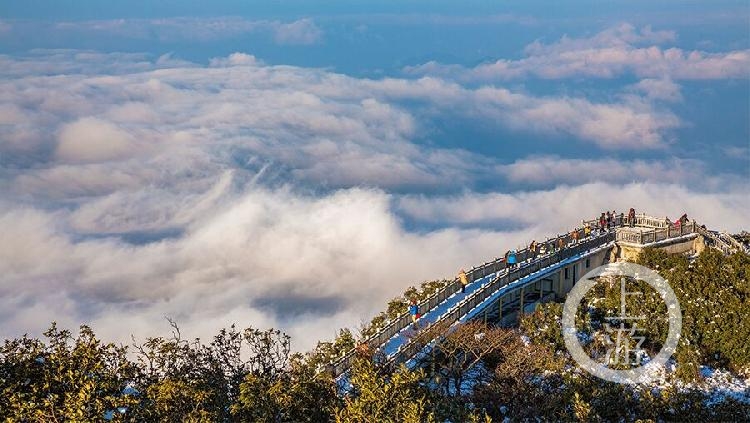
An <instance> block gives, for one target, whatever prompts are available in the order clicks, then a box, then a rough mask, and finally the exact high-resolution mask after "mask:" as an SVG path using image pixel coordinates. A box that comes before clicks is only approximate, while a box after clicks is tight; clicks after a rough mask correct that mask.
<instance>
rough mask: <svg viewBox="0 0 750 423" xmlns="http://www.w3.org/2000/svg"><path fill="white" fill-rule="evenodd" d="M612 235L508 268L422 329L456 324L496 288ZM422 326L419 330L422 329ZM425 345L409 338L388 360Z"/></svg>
mask: <svg viewBox="0 0 750 423" xmlns="http://www.w3.org/2000/svg"><path fill="white" fill-rule="evenodd" d="M614 239H615V236H614V233H613V232H607V233H604V234H601V235H598V236H595V237H591V238H588V239H585V240H582V241H580V242H577V243H574V244H572V245H571V246H569V247H568V248H565V249H562V250H558V251H556V252H553V253H550V254H546V255H544V256H542V257H539V258H537V259H536V260H533V261H532V262H530V263H525V264H522V265H521V267H519V268H515V269H511V270H510V271H507V272H504V273H503V274H502V275H500V276H498V277H496V278H494V279H493V280H492V281H491V282H489V283H487V284H486V285H484V286H482V287H481V288H480V289H478V290H476V291H474V292H472V293H471V294H469V295H467V297H466V298H464V299H463V300H461V301H460V302H459V303H458V304H456V305H455V306H453V307H452V308H451V309H450V310H449V311H448V312H447V313H445V314H443V315H442V316H440V318H439V319H438V320H436V321H435V322H434V323H432V324H431V325H429V326H428V327H427V328H425V329H429V328H430V327H432V326H435V325H445V326H446V327H447V326H450V325H451V324H453V323H455V322H456V321H458V320H459V319H461V317H463V316H465V315H466V314H467V313H469V312H470V311H471V310H473V309H474V308H476V307H477V306H479V305H480V304H482V303H483V302H484V301H485V300H486V299H487V298H489V297H490V296H491V295H493V294H494V293H495V292H497V291H498V290H499V289H501V288H504V287H505V286H508V285H510V284H512V283H514V282H516V281H518V280H520V279H522V278H524V277H526V276H528V275H531V274H533V273H536V272H538V271H540V270H542V269H544V268H547V267H549V266H552V265H554V264H557V263H560V262H562V261H563V260H565V259H568V258H570V257H573V256H577V255H579V254H581V253H584V252H586V251H589V250H592V249H595V248H598V247H602V246H604V245H606V244H608V243H610V242H612V241H614ZM425 329H422V330H425ZM422 348H424V344H422V343H420V342H419V341H417V340H414V339H410V340H409V342H407V343H406V344H403V345H402V346H401V347H400V348H399V349H398V350H397V351H396V352H395V353H394V354H393V355H392V356H391V357H390V358H389V362H390V363H397V362H401V361H404V360H407V359H409V358H411V357H413V356H414V355H415V354H417V353H418V352H419V351H420V350H421V349H422Z"/></svg>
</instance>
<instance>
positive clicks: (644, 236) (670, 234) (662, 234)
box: [617, 221, 699, 244]
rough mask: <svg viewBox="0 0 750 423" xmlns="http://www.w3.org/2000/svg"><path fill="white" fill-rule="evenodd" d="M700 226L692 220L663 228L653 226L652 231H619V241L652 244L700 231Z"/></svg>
mask: <svg viewBox="0 0 750 423" xmlns="http://www.w3.org/2000/svg"><path fill="white" fill-rule="evenodd" d="M698 228H699V225H698V224H697V223H696V222H695V221H691V222H690V223H684V224H681V225H679V226H677V225H669V226H666V227H664V228H661V229H659V228H653V229H651V230H650V231H645V232H644V231H639V232H628V231H618V232H617V241H623V242H629V243H632V244H650V243H654V242H660V241H664V240H666V239H670V238H677V237H680V236H683V235H687V234H692V233H696V232H698Z"/></svg>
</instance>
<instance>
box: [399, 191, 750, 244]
mask: <svg viewBox="0 0 750 423" xmlns="http://www.w3.org/2000/svg"><path fill="white" fill-rule="evenodd" d="M748 194H750V192H749V191H748V187H747V186H746V185H745V184H741V185H738V186H734V187H732V188H731V189H730V190H728V191H724V192H715V193H708V192H701V191H694V190H691V189H689V188H687V187H686V186H685V185H681V184H676V183H675V184H673V183H657V182H649V183H625V184H616V183H605V182H594V183H586V184H582V185H577V186H567V185H563V186H559V187H556V188H553V189H550V190H539V191H522V192H515V193H489V194H477V193H466V194H462V195H458V196H448V197H424V196H419V195H407V196H404V197H403V198H401V199H400V201H399V203H398V208H399V209H400V210H402V211H403V212H404V213H406V214H407V215H409V216H411V217H412V218H415V219H418V220H420V221H423V222H453V223H454V224H463V225H481V226H486V225H487V224H492V223H497V222H508V221H510V222H514V223H516V224H518V225H521V226H523V227H524V229H522V230H519V231H518V232H517V233H516V234H515V235H516V237H513V238H511V242H510V243H511V245H513V244H514V243H520V242H522V240H523V238H528V236H529V235H531V236H534V237H537V238H538V237H541V236H550V234H555V233H558V232H560V231H561V230H564V228H566V227H571V226H573V225H577V224H580V221H581V219H583V218H592V217H594V216H596V215H598V214H599V212H600V211H603V210H612V209H615V210H617V211H618V212H620V211H623V212H624V211H626V210H628V209H629V208H630V207H635V208H636V211H637V212H639V213H640V212H646V213H649V214H651V215H653V216H669V217H671V218H673V219H674V218H675V217H677V216H680V215H682V214H683V213H687V214H688V216H689V217H692V218H694V219H697V220H698V221H699V222H700V223H702V224H705V225H707V226H708V227H709V228H714V229H726V230H729V231H739V230H741V229H746V228H747V224H748V222H747V219H746V217H745V216H744V215H743V213H742V210H747V209H748V207H750V195H748ZM509 247H510V246H509Z"/></svg>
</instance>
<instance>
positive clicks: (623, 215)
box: [619, 212, 625, 228]
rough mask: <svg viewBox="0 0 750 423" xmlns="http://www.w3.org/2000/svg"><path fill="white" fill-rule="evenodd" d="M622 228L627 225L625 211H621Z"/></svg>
mask: <svg viewBox="0 0 750 423" xmlns="http://www.w3.org/2000/svg"><path fill="white" fill-rule="evenodd" d="M619 226H620V227H621V228H622V227H623V226H625V213H623V212H620V225H619Z"/></svg>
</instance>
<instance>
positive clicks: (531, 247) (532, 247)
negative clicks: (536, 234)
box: [529, 239, 536, 260]
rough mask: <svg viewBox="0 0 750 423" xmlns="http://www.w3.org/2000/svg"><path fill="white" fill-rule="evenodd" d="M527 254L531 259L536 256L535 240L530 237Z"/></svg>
mask: <svg viewBox="0 0 750 423" xmlns="http://www.w3.org/2000/svg"><path fill="white" fill-rule="evenodd" d="M529 254H530V255H531V259H532V260H533V259H535V258H536V240H535V239H532V240H531V244H529Z"/></svg>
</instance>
